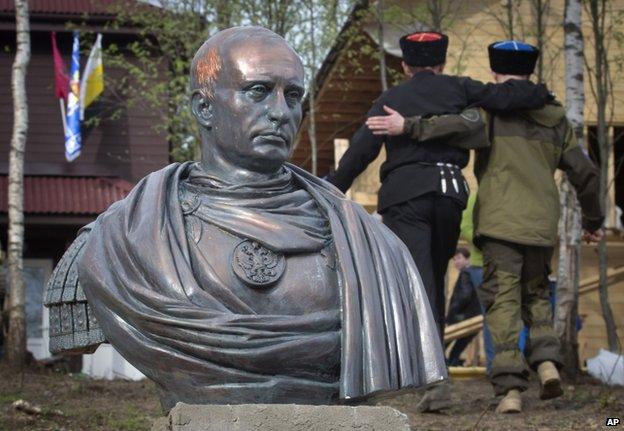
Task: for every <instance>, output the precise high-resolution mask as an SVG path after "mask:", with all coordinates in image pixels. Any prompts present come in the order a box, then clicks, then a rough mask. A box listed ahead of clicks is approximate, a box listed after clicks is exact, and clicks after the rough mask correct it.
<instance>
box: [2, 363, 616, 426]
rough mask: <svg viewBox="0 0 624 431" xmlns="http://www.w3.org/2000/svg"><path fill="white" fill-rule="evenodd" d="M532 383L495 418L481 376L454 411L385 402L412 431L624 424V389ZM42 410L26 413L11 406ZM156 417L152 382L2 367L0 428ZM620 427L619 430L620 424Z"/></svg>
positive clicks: (457, 397) (400, 400)
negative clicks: (547, 387)
mask: <svg viewBox="0 0 624 431" xmlns="http://www.w3.org/2000/svg"><path fill="white" fill-rule="evenodd" d="M537 393H538V388H537V386H536V385H533V386H532V387H531V388H530V389H529V391H527V392H525V393H524V394H523V402H524V410H525V411H524V412H523V413H521V414H518V415H509V416H504V417H501V416H498V415H496V414H495V413H494V404H493V403H492V392H491V388H490V385H489V383H488V382H487V380H485V378H478V379H472V380H456V381H454V382H453V404H454V406H453V407H452V408H451V409H450V410H448V411H447V412H446V413H443V414H418V413H416V412H415V408H414V407H415V405H416V403H417V402H418V399H419V395H418V394H406V395H401V396H398V397H395V398H390V399H385V400H383V401H380V402H379V404H384V405H390V406H392V407H395V408H397V409H399V410H401V411H402V412H404V413H406V414H407V415H408V416H409V418H410V422H411V424H412V427H413V429H415V430H471V429H476V430H539V431H546V430H571V429H578V430H591V429H603V428H605V420H606V418H608V417H619V418H620V419H621V420H624V388H622V387H619V388H607V387H604V386H601V385H597V384H596V383H595V382H592V381H591V380H590V379H584V381H583V383H582V384H578V385H575V386H571V385H566V394H565V396H564V397H562V398H559V399H556V400H551V401H545V402H542V401H540V400H539V399H538V396H537ZM20 399H22V400H25V401H27V402H28V403H30V404H31V405H34V406H37V407H40V408H41V412H40V413H35V414H32V413H30V414H29V413H24V412H22V411H19V410H16V409H15V408H14V407H13V403H14V402H15V401H17V400H20ZM160 414H161V411H160V405H159V403H158V398H157V395H156V390H155V388H154V385H153V384H152V383H151V382H149V381H142V382H126V381H112V382H111V381H101V380H91V379H87V378H85V377H84V376H82V375H67V374H61V373H57V372H54V371H51V370H43V369H38V368H28V369H26V370H25V371H24V372H23V373H19V372H15V371H10V370H8V369H6V368H2V367H0V430H10V431H18V430H29V431H31V430H32V431H37V430H50V431H52V430H55V431H61V430H63V431H70V430H72V431H74V430H80V431H82V430H89V431H91V430H93V431H104V430H111V431H140V430H149V429H150V426H151V422H152V420H153V419H155V418H157V417H158V416H159V415H160ZM621 426H622V425H620V427H621Z"/></svg>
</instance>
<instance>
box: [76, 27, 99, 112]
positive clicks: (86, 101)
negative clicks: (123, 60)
mask: <svg viewBox="0 0 624 431" xmlns="http://www.w3.org/2000/svg"><path fill="white" fill-rule="evenodd" d="M102 91H104V66H103V65H102V34H100V33H98V35H97V38H96V39H95V43H94V44H93V48H91V53H90V54H89V59H88V60H87V65H86V66H85V68H84V73H83V75H82V80H81V81H80V119H81V120H84V111H85V109H86V108H87V106H89V105H90V104H91V102H93V101H94V100H95V99H96V98H97V97H98V96H99V95H100V94H101V93H102Z"/></svg>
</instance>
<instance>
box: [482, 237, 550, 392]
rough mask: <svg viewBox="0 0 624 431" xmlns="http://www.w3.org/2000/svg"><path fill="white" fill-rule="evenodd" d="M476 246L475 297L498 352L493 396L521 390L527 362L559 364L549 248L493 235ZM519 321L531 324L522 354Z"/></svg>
mask: <svg viewBox="0 0 624 431" xmlns="http://www.w3.org/2000/svg"><path fill="white" fill-rule="evenodd" d="M480 245H481V248H482V250H483V259H484V273H483V284H482V285H481V286H480V287H479V288H478V296H479V300H480V301H481V304H482V305H483V307H484V308H485V310H486V315H485V320H486V323H487V325H488V327H489V329H490V332H491V334H492V341H493V343H494V348H495V351H496V353H495V356H494V359H493V361H492V369H491V373H490V379H491V381H492V385H493V386H494V392H495V393H496V395H503V394H505V393H507V392H508V391H509V390H510V389H519V390H520V391H524V390H526V389H527V387H528V377H529V366H530V367H531V368H533V369H536V368H537V366H538V365H539V364H540V363H541V362H543V361H553V362H554V363H555V364H556V365H557V366H558V367H560V366H561V356H560V351H559V350H560V346H559V339H558V338H557V336H556V334H555V332H554V330H553V323H552V309H551V305H550V289H549V285H548V275H549V273H550V260H551V258H552V255H553V248H552V247H536V246H526V245H520V244H516V243H511V242H507V241H501V240H495V239H491V238H482V239H481V243H480ZM523 322H524V324H525V325H526V326H527V327H528V328H529V339H528V340H527V345H526V349H525V351H526V352H527V355H526V358H525V356H524V354H523V353H522V352H521V351H520V349H519V348H518V340H519V336H520V330H521V329H522V323H523Z"/></svg>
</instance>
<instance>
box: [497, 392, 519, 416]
mask: <svg viewBox="0 0 624 431" xmlns="http://www.w3.org/2000/svg"><path fill="white" fill-rule="evenodd" d="M521 411H522V398H521V397H520V391H519V390H518V389H511V390H510V391H509V392H507V395H505V397H504V398H503V399H502V400H501V402H500V403H499V404H498V407H496V413H499V414H508V413H520V412H521Z"/></svg>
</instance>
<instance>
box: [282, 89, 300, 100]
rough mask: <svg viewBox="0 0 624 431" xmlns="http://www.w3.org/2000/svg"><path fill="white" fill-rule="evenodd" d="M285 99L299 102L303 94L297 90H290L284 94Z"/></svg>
mask: <svg viewBox="0 0 624 431" xmlns="http://www.w3.org/2000/svg"><path fill="white" fill-rule="evenodd" d="M286 97H288V98H289V99H293V100H301V98H302V97H303V93H302V92H301V91H299V90H291V91H288V92H286Z"/></svg>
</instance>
